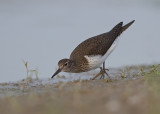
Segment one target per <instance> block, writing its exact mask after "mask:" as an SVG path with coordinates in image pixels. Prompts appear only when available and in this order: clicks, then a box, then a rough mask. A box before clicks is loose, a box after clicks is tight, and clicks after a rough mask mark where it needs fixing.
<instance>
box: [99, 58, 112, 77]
mask: <svg viewBox="0 0 160 114" xmlns="http://www.w3.org/2000/svg"><path fill="white" fill-rule="evenodd" d="M106 70H107V71H109V69H106V68H105V61H104V62H103V69H101V71H102V72H103V74H102V75H101V77H100V79H104V74H106V75H107V76H108V78H109V79H110V77H109V75H108V73H107V72H106Z"/></svg>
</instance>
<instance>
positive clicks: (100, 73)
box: [92, 67, 103, 80]
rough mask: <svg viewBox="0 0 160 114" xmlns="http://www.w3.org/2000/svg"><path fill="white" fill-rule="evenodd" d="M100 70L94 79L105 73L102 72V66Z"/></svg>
mask: <svg viewBox="0 0 160 114" xmlns="http://www.w3.org/2000/svg"><path fill="white" fill-rule="evenodd" d="M100 69H101V70H100V72H99V73H98V74H97V75H96V76H94V77H93V78H92V80H94V79H96V78H97V77H98V76H99V75H102V74H103V72H102V67H100Z"/></svg>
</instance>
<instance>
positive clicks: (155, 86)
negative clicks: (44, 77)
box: [0, 67, 160, 114]
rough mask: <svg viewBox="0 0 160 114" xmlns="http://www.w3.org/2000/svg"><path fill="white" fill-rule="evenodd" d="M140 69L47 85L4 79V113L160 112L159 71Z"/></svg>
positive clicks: (0, 91) (0, 109)
mask: <svg viewBox="0 0 160 114" xmlns="http://www.w3.org/2000/svg"><path fill="white" fill-rule="evenodd" d="M147 68H148V67H147ZM132 69H134V70H132ZM138 69H139V67H138ZM138 69H137V70H135V68H130V69H128V70H126V71H125V70H122V72H120V77H121V78H119V79H117V78H112V81H108V80H107V79H103V80H100V79H96V80H81V79H79V80H76V81H72V82H59V83H54V84H50V83H46V84H44V85H43V84H37V85H32V84H31V83H30V84H28V85H27V84H24V83H22V82H19V83H3V84H0V113H1V114H28V113H34V114H75V113H76V114H82V113H87V114H97V113H101V114H106V113H113V114H147V113H148V114H151V113H152V114H158V113H160V109H159V105H160V96H159V94H160V84H159V78H160V75H159V71H157V70H154V71H151V70H148V71H147V72H143V71H144V70H142V69H140V70H138ZM118 71H119V70H118ZM123 71H124V72H123ZM132 71H137V72H132ZM32 83H34V82H32Z"/></svg>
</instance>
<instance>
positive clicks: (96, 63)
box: [84, 38, 119, 69]
mask: <svg viewBox="0 0 160 114" xmlns="http://www.w3.org/2000/svg"><path fill="white" fill-rule="evenodd" d="M118 39H119V38H117V39H116V40H115V41H114V42H113V44H112V45H111V47H110V48H109V49H108V51H107V52H106V53H105V54H104V55H103V56H101V55H96V56H95V55H89V56H88V55H85V56H84V57H85V58H86V59H87V61H88V63H89V66H90V69H96V68H98V67H100V66H101V64H102V63H103V62H104V61H105V60H106V59H107V57H108V56H109V55H110V54H111V52H112V51H113V50H114V49H115V48H116V46H117V43H118Z"/></svg>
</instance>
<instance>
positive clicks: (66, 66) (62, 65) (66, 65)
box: [51, 59, 73, 78]
mask: <svg viewBox="0 0 160 114" xmlns="http://www.w3.org/2000/svg"><path fill="white" fill-rule="evenodd" d="M72 64H73V61H72V60H70V59H62V60H60V61H59V62H58V67H59V68H58V70H57V71H56V72H55V73H54V74H53V76H52V77H51V78H53V77H54V76H56V75H57V74H58V73H60V72H70V71H71V66H72Z"/></svg>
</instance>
